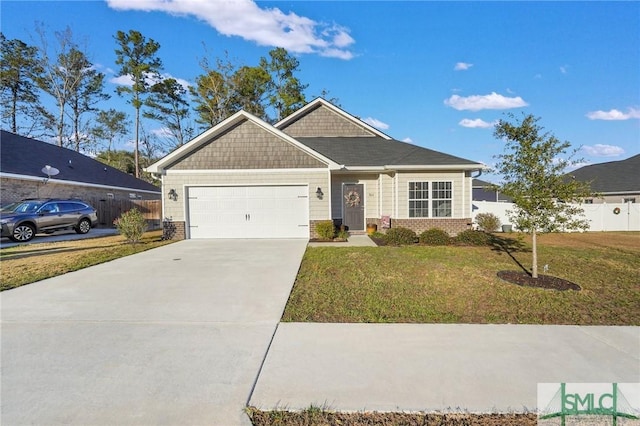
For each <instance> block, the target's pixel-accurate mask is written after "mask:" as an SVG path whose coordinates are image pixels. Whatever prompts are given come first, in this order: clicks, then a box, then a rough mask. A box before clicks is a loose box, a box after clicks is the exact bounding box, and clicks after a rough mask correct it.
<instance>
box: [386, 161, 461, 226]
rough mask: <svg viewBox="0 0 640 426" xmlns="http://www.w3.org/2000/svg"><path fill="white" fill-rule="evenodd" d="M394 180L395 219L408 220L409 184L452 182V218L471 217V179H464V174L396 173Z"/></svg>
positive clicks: (459, 172)
mask: <svg viewBox="0 0 640 426" xmlns="http://www.w3.org/2000/svg"><path fill="white" fill-rule="evenodd" d="M396 178H397V179H398V215H397V217H398V218H399V219H408V218H409V182H427V181H428V182H436V181H437V182H452V198H453V209H452V218H466V217H471V202H470V200H471V178H470V177H465V173H464V172H462V171H452V172H433V173H398V174H397V175H396ZM465 180H466V181H465ZM463 181H464V183H463ZM429 195H431V194H429Z"/></svg>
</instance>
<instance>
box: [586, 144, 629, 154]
mask: <svg viewBox="0 0 640 426" xmlns="http://www.w3.org/2000/svg"><path fill="white" fill-rule="evenodd" d="M582 150H583V151H584V152H586V153H587V155H591V156H593V157H618V156H620V155H622V154H624V149H622V148H620V147H619V146H615V145H604V144H599V143H598V144H595V145H585V146H583V147H582Z"/></svg>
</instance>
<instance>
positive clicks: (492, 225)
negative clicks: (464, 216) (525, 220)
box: [476, 213, 500, 232]
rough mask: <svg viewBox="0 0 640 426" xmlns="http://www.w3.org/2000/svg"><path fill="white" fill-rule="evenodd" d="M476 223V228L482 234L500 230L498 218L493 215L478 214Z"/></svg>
mask: <svg viewBox="0 0 640 426" xmlns="http://www.w3.org/2000/svg"><path fill="white" fill-rule="evenodd" d="M476 223H477V224H478V228H480V230H481V231H484V232H495V231H497V230H498V228H500V218H498V216H496V215H495V214H493V213H478V214H477V215H476Z"/></svg>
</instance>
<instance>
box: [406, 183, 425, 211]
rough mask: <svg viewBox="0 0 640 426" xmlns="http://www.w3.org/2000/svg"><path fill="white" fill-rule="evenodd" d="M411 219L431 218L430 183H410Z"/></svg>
mask: <svg viewBox="0 0 640 426" xmlns="http://www.w3.org/2000/svg"><path fill="white" fill-rule="evenodd" d="M409 217H429V182H409Z"/></svg>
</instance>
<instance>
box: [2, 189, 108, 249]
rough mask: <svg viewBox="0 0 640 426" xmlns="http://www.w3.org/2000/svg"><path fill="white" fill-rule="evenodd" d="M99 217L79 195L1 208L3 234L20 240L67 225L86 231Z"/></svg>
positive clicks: (24, 202) (79, 231)
mask: <svg viewBox="0 0 640 426" xmlns="http://www.w3.org/2000/svg"><path fill="white" fill-rule="evenodd" d="M97 221H98V216H97V214H96V209H94V208H93V207H91V206H90V205H89V204H87V203H85V202H83V201H81V200H77V199H29V200H23V201H22V202H21V203H19V204H18V205H16V206H13V207H12V209H11V210H10V211H0V224H1V225H2V236H3V237H9V238H11V239H12V240H13V241H17V242H25V241H29V240H31V239H32V238H33V237H35V235H36V234H37V233H40V232H44V233H51V232H53V231H59V230H61V229H67V228H73V229H75V230H76V232H77V233H78V234H86V233H87V232H89V231H90V230H91V227H92V226H94V225H95V224H96V223H97Z"/></svg>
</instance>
